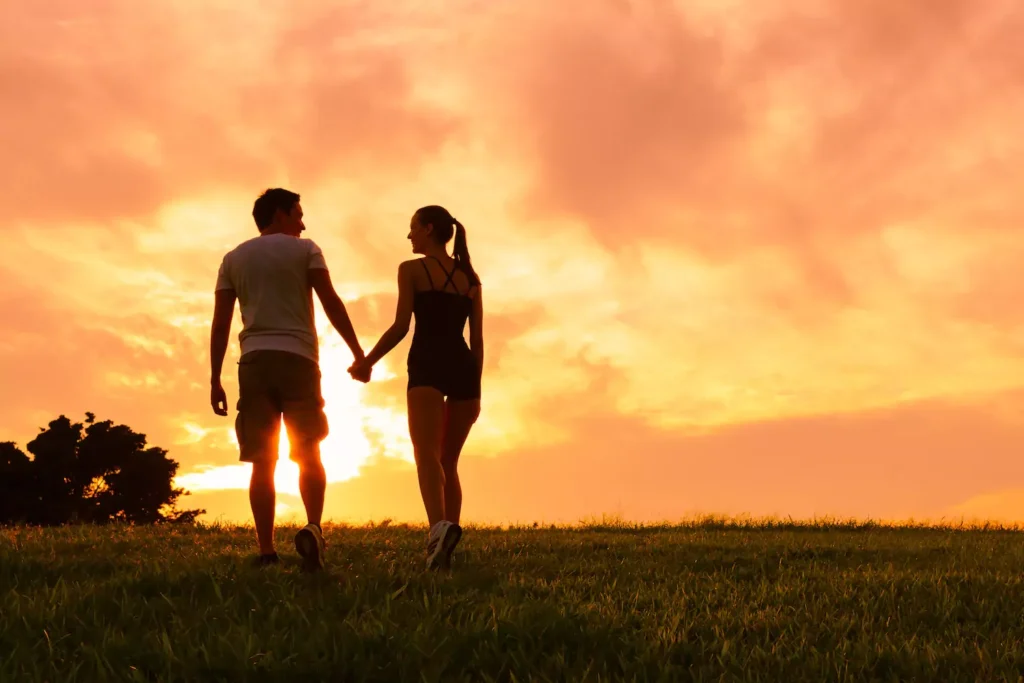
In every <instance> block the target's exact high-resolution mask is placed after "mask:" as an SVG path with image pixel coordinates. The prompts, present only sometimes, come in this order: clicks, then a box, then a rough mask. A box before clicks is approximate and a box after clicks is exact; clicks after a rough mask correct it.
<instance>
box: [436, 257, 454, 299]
mask: <svg viewBox="0 0 1024 683" xmlns="http://www.w3.org/2000/svg"><path fill="white" fill-rule="evenodd" d="M431 258H433V259H434V260H435V261H437V265H439V266H441V270H442V271H444V274H445V275H447V276H448V277H447V278H446V279H445V281H444V284H443V285H441V289H440V290H439V291H442V292H443V291H445V290H446V289H448V284H449V283H450V284H451V286H452V289H454V290H455V293H456V294H462V292H460V291H459V286H458V285H456V284H455V280H453V279H452V278H453V277H455V268H452V270H451V272H448V269H447V268H445V267H444V264H443V263H441V259H439V258H437V257H436V256H433V257H431ZM430 286H431V287H433V286H434V281H433V280H431V281H430Z"/></svg>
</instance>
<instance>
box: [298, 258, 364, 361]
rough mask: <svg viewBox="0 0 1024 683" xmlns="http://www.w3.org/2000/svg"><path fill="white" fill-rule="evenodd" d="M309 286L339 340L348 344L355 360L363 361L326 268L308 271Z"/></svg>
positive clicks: (350, 322)
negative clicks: (311, 287)
mask: <svg viewBox="0 0 1024 683" xmlns="http://www.w3.org/2000/svg"><path fill="white" fill-rule="evenodd" d="M309 284H310V285H312V286H313V291H314V292H316V295H317V298H319V299H320V303H321V304H322V305H323V307H324V313H325V314H327V319H328V320H330V321H331V325H334V329H336V330H337V331H338V334H340V335H341V338H342V339H344V340H345V343H346V344H348V348H349V349H350V350H351V351H352V355H353V356H354V357H355V359H356V360H362V359H363V347H362V346H360V345H359V339H358V338H357V337H356V331H355V329H354V328H353V327H352V320H351V319H349V317H348V310H347V309H346V308H345V304H344V303H343V302H342V300H341V297H340V296H338V293H337V292H336V291H334V284H333V283H332V282H331V274H330V273H329V272H328V271H327V269H326V268H312V269H310V271H309Z"/></svg>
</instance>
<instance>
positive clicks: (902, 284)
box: [0, 0, 1024, 522]
mask: <svg viewBox="0 0 1024 683" xmlns="http://www.w3.org/2000/svg"><path fill="white" fill-rule="evenodd" d="M684 4H685V5H686V9H685V11H684V10H683V9H678V8H677V6H678V7H681V6H682V5H684ZM1022 32H1024V10H1022V9H1020V8H1019V3H1017V2H1015V1H1014V0H944V1H943V2H934V1H933V0H906V1H904V2H900V3H892V2H886V1H884V0H860V1H859V2H832V3H822V2H811V1H805V2H797V1H788V0H787V1H785V2H773V3H762V2H755V1H754V0H746V1H743V0H729V1H728V2H712V1H711V0H704V1H702V2H698V3H682V2H678V3H675V4H673V2H671V1H670V0H652V1H651V2H646V3H645V2H634V1H631V0H617V1H611V0H609V1H607V2H592V1H589V0H588V1H586V2H584V1H583V0H576V1H575V2H572V3H554V2H548V1H547V0H516V1H515V2H504V1H501V0H496V1H494V2H480V1H479V0H478V1H475V2H471V1H469V0H462V1H461V2H454V3H439V2H438V3H423V2H408V1H406V0H396V2H392V3H387V5H386V8H385V4H384V3H381V4H380V5H379V6H378V7H376V8H374V7H371V5H370V3H355V2H349V3H334V2H326V0H320V1H319V2H317V1H314V0H310V1H309V2H302V3H290V2H285V1H284V0H276V1H272V2H266V3H260V5H259V6H258V7H257V6H255V5H251V6H250V5H247V4H246V3H239V2H229V1H227V0H222V1H219V2H204V3H200V2H196V1H192V2H186V1H181V2H177V1H173V2H172V1H171V0H161V1H157V0H153V1H152V2H145V3H141V2H136V1H134V0H96V2H90V3H78V2H72V0H54V1H52V2H40V3H20V4H16V5H12V7H11V8H10V10H9V11H8V13H7V16H6V17H5V21H4V22H3V23H2V24H0V93H2V95H3V101H4V102H5V104H6V106H5V107H4V115H3V117H2V118H0V141H2V143H3V149H4V150H5V152H6V154H5V159H4V163H3V165H0V185H2V187H3V188H4V191H3V194H2V197H3V207H4V209H5V214H6V215H5V220H4V221H3V224H2V227H0V231H2V232H0V234H2V237H3V244H4V258H3V260H2V263H0V300H2V305H3V311H4V314H5V317H6V318H7V321H8V322H7V324H6V325H5V328H4V335H3V339H2V340H0V382H2V385H3V387H4V388H5V390H4V391H3V392H2V394H0V440H8V439H10V440H14V441H17V442H19V443H20V444H21V445H22V446H23V445H24V444H25V442H27V441H28V440H30V439H31V438H32V435H33V434H34V433H35V432H36V430H37V429H38V427H40V426H43V425H45V424H46V422H47V421H48V420H49V419H52V418H53V417H56V415H58V414H59V413H65V414H68V415H69V416H70V417H73V418H79V419H80V417H81V416H82V414H83V413H84V412H85V411H94V412H96V413H97V414H98V416H99V417H100V418H110V419H114V420H117V421H121V422H125V423H127V424H129V425H131V426H132V427H133V428H135V429H137V430H139V431H142V432H145V433H146V434H148V435H149V437H150V441H151V442H152V443H154V444H156V445H160V446H163V447H165V448H168V449H169V450H170V454H171V456H172V457H174V458H175V459H177V460H178V461H179V462H180V463H181V464H182V467H181V479H180V482H179V483H180V484H182V485H185V486H187V487H189V488H191V489H193V490H194V491H195V493H194V495H192V496H191V497H189V498H186V499H185V500H184V503H185V504H186V505H187V506H201V507H205V508H206V509H208V510H209V513H210V515H209V518H210V519H213V518H221V519H228V520H240V521H244V520H246V519H247V518H248V514H249V513H248V505H247V501H246V494H245V491H244V490H243V488H241V487H244V486H245V484H246V480H247V475H246V470H245V467H243V466H240V465H238V464H237V452H236V451H235V450H234V448H235V447H234V444H233V442H232V437H231V422H230V421H229V420H226V419H224V418H218V417H217V416H215V415H213V413H212V411H211V410H210V409H209V406H208V374H209V370H208V355H207V346H208V324H209V318H210V315H211V312H212V303H213V294H212V290H213V285H214V281H215V277H216V269H217V266H218V264H219V261H220V258H221V256H222V254H223V253H224V252H225V251H226V250H228V249H230V248H231V247H233V246H234V245H235V244H237V243H238V242H240V241H242V240H244V239H247V238H249V237H251V236H253V235H255V234H256V233H255V227H254V225H253V223H252V219H251V216H250V211H251V205H252V201H253V199H254V198H255V197H256V195H257V194H258V193H259V192H260V191H262V190H263V189H264V188H266V187H269V186H275V185H284V186H286V187H289V188H291V189H294V190H296V191H298V192H300V193H301V194H302V196H303V207H304V209H305V214H306V225H307V227H308V228H309V232H308V236H309V237H311V238H313V239H315V240H316V241H317V242H318V243H319V244H320V245H321V246H322V247H323V250H324V253H325V256H326V258H327V260H328V264H329V265H330V267H331V269H332V271H333V278H334V280H335V282H336V284H337V286H338V288H339V291H341V292H342V294H343V297H344V299H345V301H346V303H347V304H348V306H349V309H350V311H351V313H352V315H353V319H354V322H355V325H356V330H357V332H358V333H359V334H360V336H361V338H362V339H363V343H364V345H365V346H367V347H369V345H371V344H372V343H373V342H374V341H375V340H376V338H377V336H378V335H379V334H380V333H381V332H382V331H383V330H384V329H385V328H386V327H387V325H388V324H389V323H390V320H391V317H392V315H393V308H394V303H395V293H394V287H395V285H394V279H395V276H394V273H395V269H396V267H397V264H398V262H399V261H400V260H402V259H405V258H408V257H409V252H408V243H407V242H406V240H405V235H406V231H407V225H408V219H409V215H410V214H411V212H412V211H413V210H414V209H415V208H416V207H418V206H420V205H423V204H428V203H440V204H443V205H445V206H447V207H448V208H450V209H451V210H452V212H453V213H454V214H455V215H456V216H457V217H458V218H459V219H460V220H461V221H462V222H463V223H464V224H465V225H466V226H467V230H468V236H469V244H470V249H471V251H472V254H473V258H474V262H475V264H476V265H477V267H478V269H479V271H480V272H481V274H482V276H483V279H484V283H485V288H486V292H487V296H486V303H487V307H488V319H487V324H486V334H487V343H488V346H487V368H486V374H485V382H484V404H483V416H482V418H481V421H480V423H479V425H478V428H477V431H476V432H474V434H473V435H472V436H471V438H470V442H469V443H468V445H467V450H466V453H465V460H464V465H463V468H462V469H463V472H464V475H463V480H464V487H465V489H466V508H465V509H466V517H467V519H470V520H473V521H481V522H506V521H533V520H543V521H569V522H572V521H577V520H579V519H581V518H585V517H593V516H600V515H602V514H613V515H620V516H622V517H626V518H631V519H640V520H661V519H672V518H678V517H681V516H684V515H688V514H693V513H697V512H703V513H722V514H744V513H746V514H752V515H766V514H778V515H793V516H794V517H806V516H811V515H843V516H845V515H856V516H871V517H882V518H906V517H914V518H919V519H920V518H931V519H937V518H940V517H946V518H950V517H956V518H959V517H960V516H966V517H968V518H971V517H986V518H993V519H999V520H1004V521H1010V520H1024V458H1022V454H1024V451H1022V445H1024V322H1022V311H1024V308H1022V303H1021V302H1022V301H1024V268H1022V267H1021V263H1022V262H1024V231H1022V229H1021V219H1022V218H1024V199H1020V198H1019V197H1018V194H1019V190H1020V187H1021V186H1022V169H1024V164H1022V162H1024V130H1022V126H1024V124H1022V121H1024V69H1022V68H1021V66H1020V65H1021V64H1024V53H1022V49H1021V47H1020V41H1019V36H1020V35H1021V34H1022ZM319 320H320V324H321V330H322V333H323V337H322V343H323V357H324V376H325V377H324V393H325V396H326V398H327V402H328V406H327V409H328V414H329V416H330V417H331V427H332V436H331V437H330V439H329V440H328V442H327V443H326V444H325V460H326V462H327V467H328V472H329V473H330V477H331V479H332V481H333V482H334V483H333V484H332V485H331V486H330V488H329V489H328V502H327V515H328V516H331V517H334V518H335V519H348V520H352V521H364V520H367V519H378V520H379V519H382V518H385V517H391V518H394V519H410V520H420V518H421V517H422V508H421V504H420V501H419V498H418V493H417V489H416V482H415V476H414V474H413V472H412V470H411V466H410V464H409V462H410V460H411V453H410V451H409V444H408V437H407V435H406V432H405V416H404V387H405V369H404V364H405V354H406V352H407V350H408V339H407V340H406V341H405V342H404V343H403V344H402V345H400V346H399V347H398V348H397V349H396V350H395V351H394V352H393V353H392V355H390V356H389V357H388V358H387V359H386V360H385V361H384V363H383V365H382V366H381V367H380V372H378V373H377V374H376V376H375V379H374V382H373V383H371V384H370V385H369V386H366V387H364V386H361V385H358V384H356V383H354V382H352V381H351V380H350V379H349V377H348V375H347V373H345V368H346V367H347V366H348V364H349V357H348V355H347V351H345V350H343V345H342V344H341V342H340V340H339V338H338V336H337V335H336V334H335V333H334V332H333V331H328V330H327V327H326V323H325V321H324V318H323V316H322V315H320V318H319ZM238 325H239V322H238V318H237V317H236V322H235V328H234V330H233V335H234V334H237V331H238ZM236 359H237V342H235V341H234V339H233V341H232V348H231V350H230V351H229V356H228V361H227V363H226V368H227V372H226V377H225V379H226V382H225V384H226V387H227V389H228V392H229V400H230V401H232V402H233V401H234V399H235V398H236V397H237V392H236V381H235V377H234V374H233V373H234V361H235V360H236ZM280 481H281V484H282V488H283V490H284V491H285V492H286V493H284V494H282V495H281V496H280V498H279V501H280V509H281V513H282V515H283V516H284V517H287V516H288V515H290V514H293V513H296V512H297V511H298V510H299V509H300V507H301V506H300V503H299V501H298V498H297V497H296V496H294V495H290V494H288V493H287V492H288V491H291V492H293V493H294V491H295V490H296V484H295V481H294V471H293V470H291V469H289V468H287V467H285V468H283V469H282V473H281V477H280ZM219 487H220V488H219ZM224 487H226V488H224Z"/></svg>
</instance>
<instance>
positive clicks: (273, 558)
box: [256, 553, 281, 567]
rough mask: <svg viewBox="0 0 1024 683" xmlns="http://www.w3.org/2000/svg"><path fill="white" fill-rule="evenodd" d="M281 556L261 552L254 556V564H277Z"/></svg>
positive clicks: (261, 565)
mask: <svg viewBox="0 0 1024 683" xmlns="http://www.w3.org/2000/svg"><path fill="white" fill-rule="evenodd" d="M280 559H281V558H279V557H278V556H277V553H267V554H265V555H264V554H261V555H260V556H259V557H257V558H256V565H257V566H259V567H269V566H270V565H272V564H277V563H278V562H279V561H280Z"/></svg>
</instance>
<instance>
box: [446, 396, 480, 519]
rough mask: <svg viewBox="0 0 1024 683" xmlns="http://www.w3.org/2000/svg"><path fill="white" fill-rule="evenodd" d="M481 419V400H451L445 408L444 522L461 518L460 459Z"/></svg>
mask: <svg viewBox="0 0 1024 683" xmlns="http://www.w3.org/2000/svg"><path fill="white" fill-rule="evenodd" d="M479 416H480V399H473V400H469V401H452V400H449V401H448V402H447V404H446V405H445V422H444V437H443V439H442V441H441V468H442V470H443V471H444V518H445V519H446V520H448V521H449V522H452V523H453V524H458V523H459V518H460V517H461V516H462V484H461V483H460V482H459V456H460V455H461V454H462V447H463V446H464V445H465V443H466V438H467V437H468V436H469V430H470V429H472V428H473V424H474V423H476V420H477V418H478V417H479Z"/></svg>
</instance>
